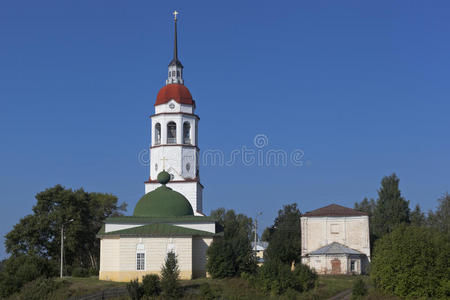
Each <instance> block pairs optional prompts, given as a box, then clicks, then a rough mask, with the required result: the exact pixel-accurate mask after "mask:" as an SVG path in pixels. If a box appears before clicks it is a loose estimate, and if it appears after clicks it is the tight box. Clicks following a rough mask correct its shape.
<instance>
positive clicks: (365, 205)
mask: <svg viewBox="0 0 450 300" xmlns="http://www.w3.org/2000/svg"><path fill="white" fill-rule="evenodd" d="M375 207H376V203H375V200H373V198H370V200H369V199H367V197H365V198H364V199H363V200H362V201H361V202H359V203H358V202H356V203H355V205H354V208H355V209H356V210H359V211H362V212H365V213H366V214H368V215H369V218H371V217H372V216H373V212H374V211H375Z"/></svg>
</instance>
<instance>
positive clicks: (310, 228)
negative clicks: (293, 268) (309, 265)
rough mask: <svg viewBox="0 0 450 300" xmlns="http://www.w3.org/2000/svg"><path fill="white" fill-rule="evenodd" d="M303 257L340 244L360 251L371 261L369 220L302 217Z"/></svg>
mask: <svg viewBox="0 0 450 300" xmlns="http://www.w3.org/2000/svg"><path fill="white" fill-rule="evenodd" d="M301 223H302V255H306V254H307V253H309V252H311V251H314V250H317V249H319V248H321V247H323V246H326V245H328V244H331V243H333V242H338V243H340V244H343V245H345V246H347V247H349V248H352V249H355V250H358V251H360V252H362V253H364V254H366V255H367V257H368V258H369V259H370V241H369V218H368V217H367V216H355V217H302V218H301Z"/></svg>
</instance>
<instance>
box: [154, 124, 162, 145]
mask: <svg viewBox="0 0 450 300" xmlns="http://www.w3.org/2000/svg"><path fill="white" fill-rule="evenodd" d="M159 144H161V124H159V123H156V125H155V145H159Z"/></svg>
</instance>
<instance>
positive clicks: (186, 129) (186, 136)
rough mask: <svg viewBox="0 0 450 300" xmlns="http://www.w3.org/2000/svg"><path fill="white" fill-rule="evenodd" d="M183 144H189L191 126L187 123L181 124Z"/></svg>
mask: <svg viewBox="0 0 450 300" xmlns="http://www.w3.org/2000/svg"><path fill="white" fill-rule="evenodd" d="M183 143H184V144H190V143H191V124H189V122H184V124H183Z"/></svg>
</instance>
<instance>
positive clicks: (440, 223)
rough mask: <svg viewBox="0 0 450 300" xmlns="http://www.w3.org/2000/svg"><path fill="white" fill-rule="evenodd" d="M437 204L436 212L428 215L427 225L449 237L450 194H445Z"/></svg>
mask: <svg viewBox="0 0 450 300" xmlns="http://www.w3.org/2000/svg"><path fill="white" fill-rule="evenodd" d="M438 202H439V206H438V208H437V209H436V212H429V213H428V223H429V225H430V226H431V227H433V228H435V229H437V230H439V231H440V232H442V233H444V234H447V235H450V194H448V193H445V194H444V195H443V196H442V197H441V198H439V199H438Z"/></svg>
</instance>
